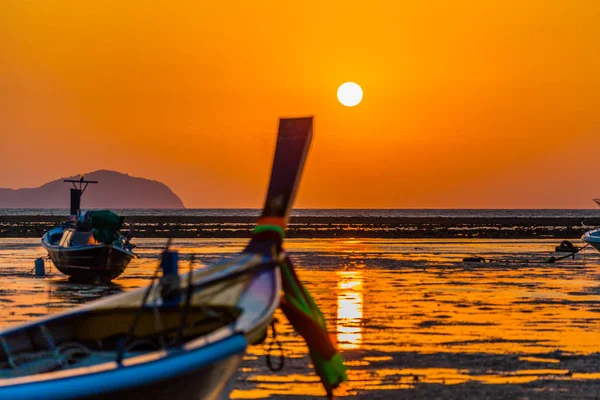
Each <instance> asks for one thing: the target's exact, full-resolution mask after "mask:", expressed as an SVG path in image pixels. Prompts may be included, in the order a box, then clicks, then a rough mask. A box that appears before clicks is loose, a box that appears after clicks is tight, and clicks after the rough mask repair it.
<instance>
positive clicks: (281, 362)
mask: <svg viewBox="0 0 600 400" xmlns="http://www.w3.org/2000/svg"><path fill="white" fill-rule="evenodd" d="M278 322H279V321H278V320H277V318H273V320H272V321H271V338H270V340H269V342H268V346H269V347H268V348H267V366H268V367H269V369H270V370H271V371H273V372H279V371H281V370H282V369H283V366H284V365H285V354H284V353H283V345H282V344H281V342H280V341H279V339H277V330H276V329H275V324H276V323H278ZM275 347H277V351H279V360H278V362H277V364H275V363H274V361H273V357H274V356H273V352H274V351H276V350H275Z"/></svg>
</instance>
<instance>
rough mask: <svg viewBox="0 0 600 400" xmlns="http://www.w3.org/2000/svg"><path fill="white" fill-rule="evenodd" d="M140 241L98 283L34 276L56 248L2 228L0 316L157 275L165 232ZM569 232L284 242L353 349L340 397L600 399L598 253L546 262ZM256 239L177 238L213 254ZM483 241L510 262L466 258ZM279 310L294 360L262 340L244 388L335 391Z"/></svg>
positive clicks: (345, 346)
mask: <svg viewBox="0 0 600 400" xmlns="http://www.w3.org/2000/svg"><path fill="white" fill-rule="evenodd" d="M135 242H136V244H137V245H138V248H137V252H138V253H139V255H140V256H141V257H140V258H139V259H137V260H134V261H132V263H131V264H130V266H129V268H128V269H127V270H126V271H125V273H124V274H123V275H122V276H121V277H120V278H118V279H116V280H115V281H114V284H112V285H109V286H93V285H84V284H76V283H71V282H69V281H68V280H67V279H66V277H65V276H64V275H62V274H60V273H58V271H56V269H55V268H54V267H52V268H51V269H50V274H49V276H47V277H44V278H36V277H34V276H33V275H32V269H33V263H34V259H35V258H37V257H40V256H44V255H45V251H44V250H43V249H42V248H41V247H40V245H39V240H37V239H0V279H1V282H2V283H1V285H0V328H3V327H6V326H9V325H12V324H15V323H18V322H23V321H28V320H31V319H32V318H36V317H38V316H43V315H47V314H51V313H56V312H59V311H62V310H66V309H70V308H72V307H75V306H76V305H78V304H81V303H85V302H87V301H90V300H93V299H96V298H99V297H102V296H105V295H108V294H113V293H119V292H122V291H127V290H131V289H133V288H137V287H141V286H143V285H145V284H146V283H147V279H148V278H149V277H150V276H151V275H152V273H153V271H154V269H155V267H156V265H157V262H158V256H159V253H160V251H161V250H162V248H163V246H164V244H165V242H166V241H165V240H161V239H139V240H137V241H135ZM558 242H559V241H558V240H556V239H553V240H519V241H516V240H458V239H455V240H431V239H421V240H404V239H403V240H388V239H369V240H341V239H325V240H321V239H319V240H306V239H298V240H289V241H288V242H287V245H286V247H287V249H288V251H289V252H290V253H291V255H292V257H293V259H294V260H295V263H296V266H297V269H298V274H299V276H300V278H301V279H302V280H303V282H304V283H305V284H306V286H307V288H308V289H309V291H310V292H311V293H312V294H313V296H314V298H315V299H316V301H317V303H318V304H319V306H320V307H321V310H322V311H323V313H324V314H325V316H326V319H327V322H328V326H329V330H330V332H332V333H333V334H334V335H335V337H336V339H337V341H338V344H339V348H340V350H341V352H342V354H343V356H344V358H345V359H346V361H347V365H348V377H349V382H348V383H347V384H345V385H344V386H343V387H341V388H340V389H339V390H338V392H337V395H338V396H340V397H343V396H362V397H365V398H405V397H406V398H432V397H441V398H458V397H460V398H464V397H472V398H520V397H523V398H525V397H528V398H549V397H555V398H586V397H589V398H595V395H596V393H598V390H599V389H600V282H599V280H600V268H599V267H600V253H598V252H596V251H595V250H593V249H591V248H588V249H586V250H585V251H583V252H582V253H580V254H578V255H577V256H576V257H575V259H574V260H572V259H566V260H563V261H560V262H557V263H554V264H548V263H543V261H545V260H547V259H548V258H549V257H550V256H551V255H555V256H557V255H556V254H554V253H553V250H554V246H556V245H557V244H558ZM573 242H574V243H576V244H579V243H578V241H575V240H574V241H573ZM245 243H246V241H245V240H242V239H178V240H177V241H176V242H175V243H174V244H175V246H176V247H177V248H178V249H179V250H180V254H181V258H183V259H186V258H187V256H188V255H189V254H192V253H193V254H195V255H196V260H197V267H201V266H202V265H204V264H207V263H210V262H213V261H217V260H220V259H222V258H223V257H227V256H228V255H230V254H232V253H235V252H237V251H239V250H241V249H242V248H243V246H244V244H245ZM475 254H476V255H480V256H483V257H485V258H486V259H502V261H498V262H490V263H463V262H462V258H463V257H466V256H469V255H475ZM49 265H51V264H49V262H47V267H48V266H49ZM180 268H182V269H183V270H186V269H187V268H188V263H187V261H184V262H183V263H182V264H181V266H180ZM276 317H277V319H278V320H279V323H278V324H277V328H278V329H277V331H278V338H279V340H280V341H281V342H282V344H283V351H284V354H285V365H284V368H283V370H282V371H280V372H271V371H269V369H268V368H267V365H266V357H265V356H266V353H267V347H266V346H265V345H258V346H255V347H252V348H250V349H249V352H248V354H247V356H246V359H245V363H244V365H243V368H242V370H241V371H240V374H239V375H238V381H237V385H236V388H235V390H234V392H233V393H232V397H233V398H261V397H268V396H273V397H280V396H282V397H287V396H294V395H297V396H321V395H323V394H324V391H323V390H322V388H321V386H320V384H319V382H318V378H317V377H316V376H315V374H314V373H313V370H312V367H311V365H310V360H309V358H308V353H307V349H306V346H305V345H304V344H303V341H302V339H301V338H300V337H299V336H298V335H296V334H294V333H293V332H292V329H291V326H290V325H289V324H288V323H287V321H285V317H284V316H283V315H282V314H281V313H280V312H278V313H277V315H276Z"/></svg>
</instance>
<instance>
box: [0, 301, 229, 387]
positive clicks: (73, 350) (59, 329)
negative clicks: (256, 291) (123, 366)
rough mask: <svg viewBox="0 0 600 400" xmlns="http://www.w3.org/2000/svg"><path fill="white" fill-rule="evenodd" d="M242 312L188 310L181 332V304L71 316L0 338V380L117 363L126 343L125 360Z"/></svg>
mask: <svg viewBox="0 0 600 400" xmlns="http://www.w3.org/2000/svg"><path fill="white" fill-rule="evenodd" d="M240 314H241V310H240V309H239V308H237V307H232V306H224V305H209V306H206V305H205V306H190V307H189V308H188V310H187V316H186V318H185V324H184V328H183V329H182V330H181V329H180V325H181V323H182V307H181V306H177V307H150V306H148V307H144V308H140V307H116V308H106V309H95V310H90V311H88V312H85V313H81V314H73V315H69V316H68V317H67V318H63V319H58V320H52V321H48V322H47V323H45V324H39V325H34V326H32V327H31V328H29V329H27V330H26V331H18V332H13V333H8V334H5V335H3V336H0V345H1V346H0V347H1V349H2V352H1V353H0V378H9V377H14V376H22V375H29V374H32V373H41V372H49V371H52V370H58V369H63V368H75V367H80V366H86V365H94V364H98V363H102V362H108V361H115V360H116V355H117V353H118V351H119V349H120V347H121V346H123V343H124V341H125V339H127V346H126V348H125V354H126V356H125V357H131V356H134V355H138V354H141V353H144V352H148V351H156V350H159V349H160V348H162V347H164V346H165V344H168V343H172V342H173V341H174V340H176V339H178V335H179V332H180V330H181V332H182V335H181V337H180V338H179V339H181V340H182V341H183V342H185V341H187V340H190V339H194V338H197V337H200V336H203V335H206V334H209V333H211V332H214V331H215V330H217V329H219V328H221V327H224V326H227V325H229V324H231V323H233V322H234V321H235V320H236V319H237V317H238V316H239V315H240ZM136 320H137V321H136ZM134 323H135V327H134V328H133V330H132V333H131V335H129V333H130V330H131V329H132V327H133V325H134Z"/></svg>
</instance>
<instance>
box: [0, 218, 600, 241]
mask: <svg viewBox="0 0 600 400" xmlns="http://www.w3.org/2000/svg"><path fill="white" fill-rule="evenodd" d="M63 220H64V217H63V216H43V215H42V216H15V215H12V216H0V237H41V236H42V235H43V233H44V232H45V231H46V230H48V229H49V228H50V227H53V226H55V225H57V224H59V223H60V222H62V221H63ZM255 221H256V220H255V218H254V217H246V216H222V217H207V216H202V217H198V216H128V217H125V224H124V226H123V229H124V230H128V229H129V225H130V224H133V225H134V229H135V230H134V237H141V238H144V237H157V238H158V237H160V238H163V237H175V238H249V237H250V236H251V234H252V229H253V227H254V223H255ZM582 223H583V224H585V225H586V226H582ZM595 226H600V218H513V217H510V218H502V217H498V218H490V217H484V218H476V217H465V218H462V217H447V218H446V217H439V218H432V217H410V218H384V217H292V218H291V221H290V224H289V226H288V228H287V231H286V237H288V238H415V239H416V238H502V239H511V238H576V237H580V236H581V235H582V234H583V233H585V232H586V231H588V230H590V229H592V228H593V227H595Z"/></svg>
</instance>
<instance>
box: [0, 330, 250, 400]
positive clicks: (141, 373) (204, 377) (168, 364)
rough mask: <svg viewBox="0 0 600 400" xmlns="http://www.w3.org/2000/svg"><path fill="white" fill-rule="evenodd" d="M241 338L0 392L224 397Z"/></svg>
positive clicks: (92, 397) (239, 357)
mask: <svg viewBox="0 0 600 400" xmlns="http://www.w3.org/2000/svg"><path fill="white" fill-rule="evenodd" d="M246 343H247V342H246V340H245V339H244V337H243V335H236V336H233V337H230V338H227V339H225V340H223V341H219V342H217V343H214V344H212V345H210V346H208V347H203V348H198V349H196V350H195V351H189V352H188V353H187V354H185V355H183V356H173V357H167V358H165V359H162V360H158V361H154V362H150V363H142V364H140V365H133V366H124V367H114V368H112V369H110V370H108V371H101V372H95V373H90V374H85V375H80V376H76V377H69V378H62V379H60V378H59V379H50V380H46V381H41V382H31V383H28V384H23V385H17V386H13V387H6V388H2V387H0V397H1V398H11V399H24V400H25V399H40V398H44V399H48V400H52V399H65V400H67V399H88V400H104V399H106V400H114V399H140V400H142V399H143V400H148V399H157V400H158V399H221V398H228V395H229V393H230V391H231V389H232V388H233V384H234V381H235V379H234V376H235V374H236V371H237V369H238V368H239V366H240V365H241V363H242V361H243V354H244V352H245V350H246Z"/></svg>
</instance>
